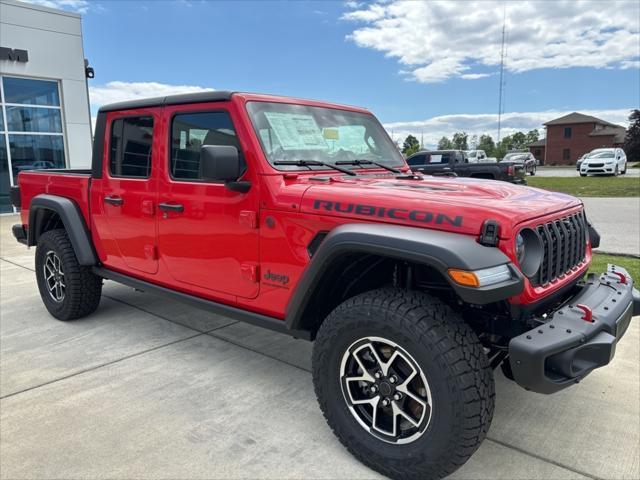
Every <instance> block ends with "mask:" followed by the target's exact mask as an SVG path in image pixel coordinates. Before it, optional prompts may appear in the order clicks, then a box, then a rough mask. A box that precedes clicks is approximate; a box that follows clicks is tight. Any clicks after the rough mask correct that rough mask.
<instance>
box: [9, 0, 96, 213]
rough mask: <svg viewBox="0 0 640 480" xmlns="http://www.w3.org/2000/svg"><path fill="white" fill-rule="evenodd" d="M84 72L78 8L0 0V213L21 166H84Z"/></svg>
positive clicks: (87, 126)
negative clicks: (69, 10) (74, 10)
mask: <svg viewBox="0 0 640 480" xmlns="http://www.w3.org/2000/svg"><path fill="white" fill-rule="evenodd" d="M88 74H89V75H90V74H91V70H90V69H88V68H87V67H86V65H85V57H84V51H83V44H82V26H81V18H80V15H77V14H75V13H70V12H66V11H61V10H54V9H51V8H46V7H41V6H37V5H32V4H29V3H22V2H17V1H14V0H0V107H1V112H0V213H10V212H12V211H13V207H12V206H11V204H10V201H9V188H10V186H11V185H14V184H15V182H16V178H17V176H18V174H19V173H20V171H22V170H29V169H34V168H85V167H89V165H90V162H91V115H90V112H89V96H88V91H87V75H88Z"/></svg>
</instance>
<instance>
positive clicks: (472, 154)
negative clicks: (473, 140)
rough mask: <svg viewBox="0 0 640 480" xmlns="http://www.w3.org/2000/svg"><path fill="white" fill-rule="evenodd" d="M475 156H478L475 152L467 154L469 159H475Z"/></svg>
mask: <svg viewBox="0 0 640 480" xmlns="http://www.w3.org/2000/svg"><path fill="white" fill-rule="evenodd" d="M477 154H478V152H476V151H475V150H471V151H470V152H467V156H468V157H469V158H476V155H477Z"/></svg>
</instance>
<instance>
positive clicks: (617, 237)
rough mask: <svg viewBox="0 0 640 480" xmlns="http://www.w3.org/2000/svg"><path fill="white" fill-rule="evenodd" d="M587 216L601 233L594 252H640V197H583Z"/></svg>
mask: <svg viewBox="0 0 640 480" xmlns="http://www.w3.org/2000/svg"><path fill="white" fill-rule="evenodd" d="M581 200H582V201H583V202H584V206H585V209H586V212H587V218H588V219H589V221H590V222H591V223H593V225H594V227H595V228H596V230H598V232H599V233H600V237H601V239H600V240H601V241H600V248H599V249H598V250H597V251H601V252H608V253H624V254H628V255H640V197H617V198H606V197H583V198H581Z"/></svg>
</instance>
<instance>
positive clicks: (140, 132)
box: [109, 116, 153, 178]
mask: <svg viewBox="0 0 640 480" xmlns="http://www.w3.org/2000/svg"><path fill="white" fill-rule="evenodd" d="M152 144H153V117H150V116H145V117H125V118H117V119H115V120H114V121H113V122H111V140H110V151H109V173H110V174H111V176H113V177H131V178H149V175H150V174H151V146H152Z"/></svg>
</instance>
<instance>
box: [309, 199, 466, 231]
mask: <svg viewBox="0 0 640 480" xmlns="http://www.w3.org/2000/svg"><path fill="white" fill-rule="evenodd" d="M313 208H314V209H315V210H325V211H327V212H339V213H353V214H355V215H363V216H365V217H378V218H392V219H394V220H411V221H414V222H420V223H435V224H436V225H441V224H449V225H453V226H454V227H461V226H462V216H461V215H456V216H455V217H450V216H449V215H445V214H444V213H437V212H427V211H424V210H407V209H405V208H386V207H374V206H373V205H364V204H360V203H344V202H331V201H328V200H314V201H313Z"/></svg>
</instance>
